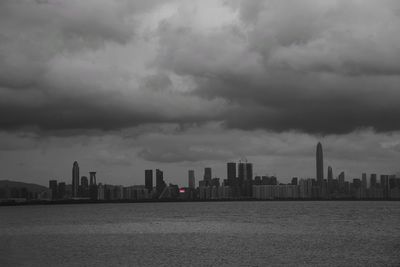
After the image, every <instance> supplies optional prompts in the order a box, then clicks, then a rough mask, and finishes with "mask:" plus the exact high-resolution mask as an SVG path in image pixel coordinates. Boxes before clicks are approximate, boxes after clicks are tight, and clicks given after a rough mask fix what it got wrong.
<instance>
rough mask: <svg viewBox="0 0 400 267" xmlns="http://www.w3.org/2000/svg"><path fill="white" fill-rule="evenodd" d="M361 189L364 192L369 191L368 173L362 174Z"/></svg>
mask: <svg viewBox="0 0 400 267" xmlns="http://www.w3.org/2000/svg"><path fill="white" fill-rule="evenodd" d="M361 187H362V188H363V189H364V190H365V189H367V174H366V173H363V174H362V180H361Z"/></svg>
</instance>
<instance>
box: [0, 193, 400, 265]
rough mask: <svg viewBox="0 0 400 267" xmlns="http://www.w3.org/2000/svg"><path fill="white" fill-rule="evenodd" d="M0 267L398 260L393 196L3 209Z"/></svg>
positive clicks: (399, 222)
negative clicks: (339, 199)
mask: <svg viewBox="0 0 400 267" xmlns="http://www.w3.org/2000/svg"><path fill="white" fill-rule="evenodd" d="M0 266H2V267H3V266H400V202H394V201H393V202H390V201H376V202H368V201H304V202H303V201H233V202H184V203H180V202H177V203H172V202H168V203H113V204H71V205H31V206H12V207H0Z"/></svg>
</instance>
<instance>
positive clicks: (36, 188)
mask: <svg viewBox="0 0 400 267" xmlns="http://www.w3.org/2000/svg"><path fill="white" fill-rule="evenodd" d="M0 188H1V189H5V188H18V189H20V188H26V189H27V190H28V191H29V192H32V193H40V192H43V191H44V190H46V189H47V187H45V186H43V185H38V184H31V183H23V182H16V181H9V180H0Z"/></svg>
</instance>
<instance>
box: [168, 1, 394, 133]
mask: <svg viewBox="0 0 400 267" xmlns="http://www.w3.org/2000/svg"><path fill="white" fill-rule="evenodd" d="M235 7H236V8H237V9H238V10H239V14H240V18H241V19H242V22H244V25H245V26H243V25H241V24H240V23H236V24H233V25H225V26H224V25H223V26H221V27H219V28H218V29H217V30H215V29H214V30H213V31H196V30H195V29H193V27H192V28H191V27H190V26H187V25H185V27H182V24H181V21H180V20H179V19H174V20H171V21H168V22H164V23H163V24H162V27H160V36H161V37H162V44H163V53H162V54H161V57H160V62H161V63H162V65H163V66H168V67H169V68H173V69H174V71H175V72H177V73H179V74H181V75H190V76H192V77H194V79H195V80H196V82H197V84H198V87H197V89H196V90H195V92H194V94H197V95H201V96H203V97H206V98H212V97H216V96H218V97H222V98H225V99H228V100H230V103H231V104H232V109H230V110H228V112H227V113H226V114H225V116H224V118H225V122H226V125H227V126H228V127H237V128H242V129H255V128H265V129H270V130H274V131H286V130H292V129H295V130H301V131H305V132H310V133H323V134H330V133H346V132H351V131H353V130H356V129H359V128H365V127H373V128H374V129H375V130H377V131H393V130H398V129H400V123H399V122H398V119H397V118H398V117H399V115H400V108H399V105H398V103H397V99H398V98H399V97H400V91H399V89H398V86H399V84H400V75H399V74H400V63H399V62H400V56H399V55H400V45H399V44H400V38H399V37H398V34H396V32H397V29H398V28H399V26H400V17H399V16H398V10H399V7H400V5H399V4H398V3H397V2H395V1H383V2H380V3H376V2H375V3H374V2H371V1H367V2H366V3H363V4H362V5H361V4H360V3H358V2H355V1H326V3H325V2H321V3H318V2H316V1H302V2H301V3H299V2H296V3H293V2H290V3H289V2H282V1H241V2H240V4H239V5H237V6H235Z"/></svg>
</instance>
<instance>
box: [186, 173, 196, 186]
mask: <svg viewBox="0 0 400 267" xmlns="http://www.w3.org/2000/svg"><path fill="white" fill-rule="evenodd" d="M188 187H189V188H195V187H196V181H195V178H194V170H189V172H188Z"/></svg>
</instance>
